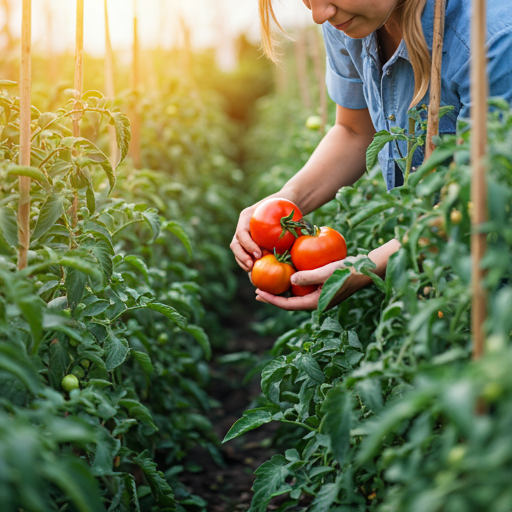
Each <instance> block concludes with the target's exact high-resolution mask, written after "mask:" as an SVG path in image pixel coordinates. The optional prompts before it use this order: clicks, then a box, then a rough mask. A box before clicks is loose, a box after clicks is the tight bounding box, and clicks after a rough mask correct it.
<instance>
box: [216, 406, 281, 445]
mask: <svg viewBox="0 0 512 512" xmlns="http://www.w3.org/2000/svg"><path fill="white" fill-rule="evenodd" d="M271 421H272V412H271V411H269V410H268V409H265V408H259V409H249V410H248V411H245V412H244V414H243V416H242V417H241V418H240V419H239V420H238V421H237V422H236V423H235V424H234V425H233V426H232V427H231V428H230V429H229V432H228V433H227V434H226V437H225V438H224V440H223V441H222V442H223V443H226V442H227V441H231V439H234V438H235V437H238V436H241V435H242V434H245V432H249V430H253V429H255V428H258V427H261V425H265V423H270V422H271Z"/></svg>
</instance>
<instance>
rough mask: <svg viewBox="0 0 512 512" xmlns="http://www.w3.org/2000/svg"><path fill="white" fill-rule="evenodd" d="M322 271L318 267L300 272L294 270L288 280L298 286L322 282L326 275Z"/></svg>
mask: <svg viewBox="0 0 512 512" xmlns="http://www.w3.org/2000/svg"><path fill="white" fill-rule="evenodd" d="M323 274H324V273H323V272H322V271H320V270H318V269H316V270H303V271H302V272H295V274H293V276H292V277H291V279H290V281H291V283H292V284H295V285H298V286H307V285H310V284H322V283H323V282H324V281H325V280H326V277H325V276H324V275H323Z"/></svg>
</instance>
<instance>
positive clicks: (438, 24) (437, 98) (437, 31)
mask: <svg viewBox="0 0 512 512" xmlns="http://www.w3.org/2000/svg"><path fill="white" fill-rule="evenodd" d="M445 14H446V0H436V7H435V14H434V40H433V42H432V72H431V78H430V105H429V109H428V127H427V142H426V147H425V160H427V159H428V158H429V157H430V155H431V154H432V153H433V151H434V149H435V148H436V146H435V144H434V143H433V142H432V138H433V137H434V135H437V134H438V133H439V109H440V108H441V66H442V61H443V39H444V19H445Z"/></svg>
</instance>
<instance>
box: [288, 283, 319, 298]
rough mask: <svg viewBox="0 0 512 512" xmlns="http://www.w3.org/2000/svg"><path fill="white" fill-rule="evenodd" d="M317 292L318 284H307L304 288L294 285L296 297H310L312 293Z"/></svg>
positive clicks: (293, 291) (293, 289)
mask: <svg viewBox="0 0 512 512" xmlns="http://www.w3.org/2000/svg"><path fill="white" fill-rule="evenodd" d="M317 290H318V285H317V284H306V285H304V286H300V285H298V284H292V293H293V295H295V296H296V297H304V295H309V294H310V293H313V292H316V291H317Z"/></svg>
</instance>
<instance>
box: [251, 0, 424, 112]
mask: <svg viewBox="0 0 512 512" xmlns="http://www.w3.org/2000/svg"><path fill="white" fill-rule="evenodd" d="M426 3H427V0H401V1H399V6H398V7H399V8H400V9H401V16H400V28H401V30H402V34H403V38H404V41H405V44H406V45H407V51H408V52H409V59H410V61H411V64H412V69H413V71H414V95H413V99H412V101H411V105H410V106H411V107H413V106H415V105H417V104H418V103H419V102H420V101H421V99H422V98H423V96H425V94H426V93H427V91H428V88H429V83H430V72H431V57H430V52H429V49H428V46H427V42H426V41H425V35H424V34H423V27H422V25H421V15H422V13H423V9H424V8H425V5H426ZM259 14H260V23H261V42H262V46H263V50H264V51H265V53H266V54H267V56H268V57H269V58H270V60H272V61H273V62H276V63H277V62H278V61H279V53H278V51H277V48H276V45H277V41H276V38H275V36H274V33H273V31H272V22H274V23H275V24H276V25H277V27H278V28H279V29H280V30H281V31H282V32H285V31H284V29H283V27H282V26H281V25H280V24H279V22H278V21H277V18H276V15H275V12H274V8H273V7H272V0H259ZM285 33H286V32H285Z"/></svg>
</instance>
